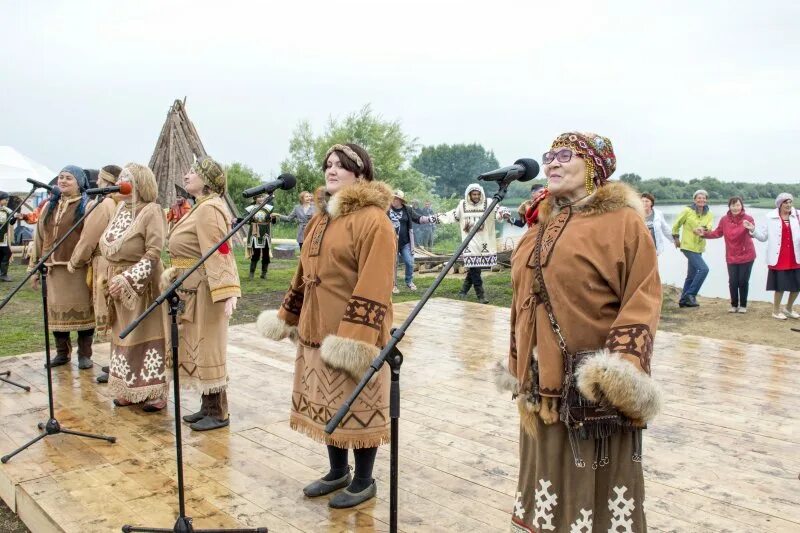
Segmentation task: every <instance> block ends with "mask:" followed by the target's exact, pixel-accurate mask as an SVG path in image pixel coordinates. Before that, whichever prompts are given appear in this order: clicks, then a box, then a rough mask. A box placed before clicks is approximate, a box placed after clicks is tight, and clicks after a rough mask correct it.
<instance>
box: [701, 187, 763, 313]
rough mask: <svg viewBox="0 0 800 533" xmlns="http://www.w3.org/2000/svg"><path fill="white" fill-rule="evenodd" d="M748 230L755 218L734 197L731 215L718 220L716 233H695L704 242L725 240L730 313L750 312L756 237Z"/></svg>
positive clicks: (742, 200) (729, 210)
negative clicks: (749, 294) (750, 290)
mask: <svg viewBox="0 0 800 533" xmlns="http://www.w3.org/2000/svg"><path fill="white" fill-rule="evenodd" d="M745 224H747V225H745ZM748 226H750V227H752V226H753V217H751V216H750V215H748V214H747V213H745V212H744V199H743V198H742V197H741V196H733V197H731V198H730V199H729V200H728V213H727V214H726V215H725V216H724V217H722V218H720V219H719V224H717V229H715V230H714V231H706V230H704V229H702V228H698V229H697V230H696V232H697V234H698V235H699V236H700V237H702V238H704V239H719V238H720V237H724V238H725V262H726V263H727V264H728V289H729V290H730V293H731V308H730V310H729V311H728V312H729V313H746V312H747V293H748V290H749V288H750V273H751V272H752V270H753V262H754V261H755V260H756V247H755V246H753V237H752V235H750V233H749V232H748V229H747V227H748Z"/></svg>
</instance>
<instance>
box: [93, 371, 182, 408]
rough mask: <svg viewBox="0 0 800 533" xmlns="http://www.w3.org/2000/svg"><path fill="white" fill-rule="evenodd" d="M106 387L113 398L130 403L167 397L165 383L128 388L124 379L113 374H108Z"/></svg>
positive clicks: (167, 390)
mask: <svg viewBox="0 0 800 533" xmlns="http://www.w3.org/2000/svg"><path fill="white" fill-rule="evenodd" d="M108 389H109V390H110V391H111V393H112V394H113V395H114V397H115V398H120V399H122V400H127V401H129V402H132V403H142V402H146V401H147V400H166V399H167V398H168V397H169V386H168V385H167V384H166V383H159V384H157V385H147V386H145V387H136V388H130V387H128V385H127V384H126V383H125V381H124V380H122V379H120V378H118V377H115V376H108Z"/></svg>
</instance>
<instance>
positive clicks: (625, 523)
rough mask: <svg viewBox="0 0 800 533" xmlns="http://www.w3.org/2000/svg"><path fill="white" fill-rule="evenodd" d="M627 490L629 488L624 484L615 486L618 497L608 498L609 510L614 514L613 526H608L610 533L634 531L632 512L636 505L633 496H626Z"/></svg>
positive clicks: (629, 532)
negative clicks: (627, 497) (628, 497)
mask: <svg viewBox="0 0 800 533" xmlns="http://www.w3.org/2000/svg"><path fill="white" fill-rule="evenodd" d="M627 490H628V488H627V487H625V486H624V485H623V486H622V487H614V492H615V493H616V498H615V499H614V500H611V499H609V500H608V510H609V511H611V514H613V515H614V516H613V517H611V527H610V528H608V531H609V533H612V532H613V533H633V519H632V518H631V513H632V512H633V509H634V508H635V507H636V505H635V504H634V502H633V498H631V499H630V500H628V499H626V498H625V496H624V494H625V492H626V491H627ZM620 528H622V529H620Z"/></svg>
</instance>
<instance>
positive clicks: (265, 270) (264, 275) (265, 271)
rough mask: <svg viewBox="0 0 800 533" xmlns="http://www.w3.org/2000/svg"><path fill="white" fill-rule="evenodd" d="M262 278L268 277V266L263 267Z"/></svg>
mask: <svg viewBox="0 0 800 533" xmlns="http://www.w3.org/2000/svg"><path fill="white" fill-rule="evenodd" d="M261 279H267V269H266V267H265V268H262V269H261Z"/></svg>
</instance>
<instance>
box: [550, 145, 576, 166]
mask: <svg viewBox="0 0 800 533" xmlns="http://www.w3.org/2000/svg"><path fill="white" fill-rule="evenodd" d="M573 155H574V156H577V157H583V154H579V153H578V152H573V151H572V150H570V149H569V148H563V149H561V150H559V151H558V152H554V151H552V150H550V151H549V152H545V153H544V154H542V163H544V164H545V165H549V164H550V163H552V162H553V160H555V159H557V160H558V162H559V163H569V162H570V160H571V159H572V156H573Z"/></svg>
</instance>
